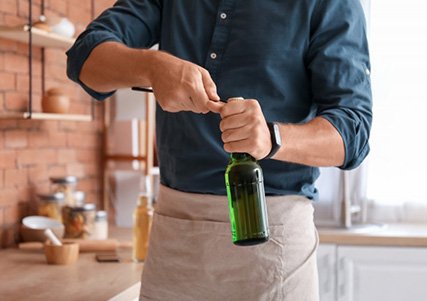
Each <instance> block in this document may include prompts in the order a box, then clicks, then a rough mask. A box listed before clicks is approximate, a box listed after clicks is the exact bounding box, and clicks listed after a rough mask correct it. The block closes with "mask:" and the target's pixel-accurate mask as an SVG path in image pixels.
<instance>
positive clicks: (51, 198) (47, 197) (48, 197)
mask: <svg viewBox="0 0 427 301" xmlns="http://www.w3.org/2000/svg"><path fill="white" fill-rule="evenodd" d="M37 196H38V197H39V199H40V200H41V201H48V202H60V201H63V200H64V199H65V195H64V194H63V193H62V192H56V193H50V194H38V195H37Z"/></svg>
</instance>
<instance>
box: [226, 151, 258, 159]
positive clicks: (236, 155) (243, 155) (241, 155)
mask: <svg viewBox="0 0 427 301" xmlns="http://www.w3.org/2000/svg"><path fill="white" fill-rule="evenodd" d="M230 158H231V160H233V161H256V160H255V158H254V157H252V156H251V155H249V154H247V153H231V155H230Z"/></svg>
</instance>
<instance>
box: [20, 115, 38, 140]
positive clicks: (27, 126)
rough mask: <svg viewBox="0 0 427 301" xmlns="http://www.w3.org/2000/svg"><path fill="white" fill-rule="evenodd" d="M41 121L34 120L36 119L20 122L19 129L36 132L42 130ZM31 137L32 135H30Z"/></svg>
mask: <svg viewBox="0 0 427 301" xmlns="http://www.w3.org/2000/svg"><path fill="white" fill-rule="evenodd" d="M40 124H41V122H40V120H34V119H26V120H19V121H18V128H19V129H24V130H30V131H36V130H39V129H40ZM29 137H30V134H29Z"/></svg>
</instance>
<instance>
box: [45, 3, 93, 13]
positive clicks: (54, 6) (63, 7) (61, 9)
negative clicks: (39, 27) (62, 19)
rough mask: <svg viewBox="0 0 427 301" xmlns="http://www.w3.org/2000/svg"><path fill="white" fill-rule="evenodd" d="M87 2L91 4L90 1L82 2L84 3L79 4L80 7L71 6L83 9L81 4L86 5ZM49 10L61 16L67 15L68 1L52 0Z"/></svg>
mask: <svg viewBox="0 0 427 301" xmlns="http://www.w3.org/2000/svg"><path fill="white" fill-rule="evenodd" d="M85 2H90V1H82V3H79V4H78V5H76V3H75V2H74V3H72V4H71V5H73V4H74V5H75V6H78V7H81V4H83V3H85ZM49 9H51V10H53V11H55V12H57V13H58V14H60V15H66V14H67V1H66V0H50V1H49Z"/></svg>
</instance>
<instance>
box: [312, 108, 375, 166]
mask: <svg viewBox="0 0 427 301" xmlns="http://www.w3.org/2000/svg"><path fill="white" fill-rule="evenodd" d="M319 117H322V118H325V119H326V120H328V121H329V122H330V123H331V124H332V125H333V126H334V127H335V128H336V130H337V131H338V133H339V134H340V135H341V138H342V140H343V142H344V150H345V151H344V163H343V164H342V165H341V166H339V168H340V169H343V170H349V169H353V168H356V167H358V166H359V165H360V164H361V163H362V161H363V159H365V157H366V156H367V155H368V153H369V144H368V143H367V141H368V139H367V137H365V136H366V135H365V134H364V133H363V131H361V130H360V129H361V128H362V127H361V126H360V125H358V124H357V123H358V122H356V121H355V120H354V119H352V118H350V117H347V116H345V113H343V114H340V113H338V114H337V113H336V112H334V113H332V112H331V113H328V112H324V113H322V114H321V115H319ZM359 122H361V121H359Z"/></svg>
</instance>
